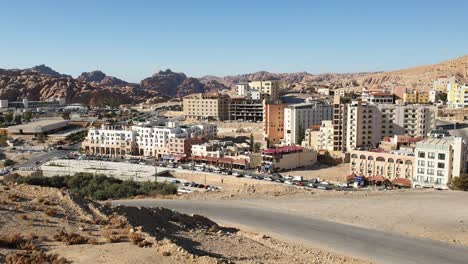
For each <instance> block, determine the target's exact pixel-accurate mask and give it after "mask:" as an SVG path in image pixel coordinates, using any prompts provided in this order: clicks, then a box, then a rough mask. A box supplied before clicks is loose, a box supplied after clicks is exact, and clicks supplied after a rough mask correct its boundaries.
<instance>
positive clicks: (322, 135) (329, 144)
mask: <svg viewBox="0 0 468 264" xmlns="http://www.w3.org/2000/svg"><path fill="white" fill-rule="evenodd" d="M317 149H319V150H326V151H333V121H332V120H323V121H322V125H321V126H320V130H319V138H318V146H317Z"/></svg>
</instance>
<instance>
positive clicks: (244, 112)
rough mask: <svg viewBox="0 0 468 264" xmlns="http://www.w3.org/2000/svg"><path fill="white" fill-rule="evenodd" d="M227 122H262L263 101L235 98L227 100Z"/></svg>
mask: <svg viewBox="0 0 468 264" xmlns="http://www.w3.org/2000/svg"><path fill="white" fill-rule="evenodd" d="M228 120H233V121H251V122H260V121H262V120H263V100H259V99H248V98H245V97H236V98H231V99H229V103H228Z"/></svg>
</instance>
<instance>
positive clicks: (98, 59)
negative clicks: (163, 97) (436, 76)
mask: <svg viewBox="0 0 468 264" xmlns="http://www.w3.org/2000/svg"><path fill="white" fill-rule="evenodd" d="M467 11H468V1H466V0H459V1H454V0H453V1H452V0H445V1H435V0H432V1H431V0H426V1H423V0H420V1H411V0H406V1H400V0H392V1H390V0H388V1H379V0H368V1H359V0H356V1H351V0H343V1H336V0H335V1H330V0H328V1H325V0H323V1H312V0H310V1H299V0H298V1H293V0H288V1H287V0H284V1H260V0H258V1H255V0H250V1H241V0H233V1H228V0H212V1H208V0H207V1H203V0H190V1H189V0H187V1H175V0H170V1H169V0H165V1H157V0H154V1H149V0H148V1H138V0H134V1H130V0H128V1H118V0H114V1H111V0H79V1H78V0H77V1H72V0H56V1H51V0H41V1H37V0H30V1H3V2H2V4H1V8H0V68H26V67H31V66H33V65H37V64H46V65H48V66H50V67H52V68H54V69H55V70H57V71H59V72H62V73H66V74H71V75H73V76H77V75H78V74H80V73H81V72H82V71H91V70H95V69H100V70H102V71H104V72H105V73H107V74H109V75H114V76H116V77H119V78H122V79H125V80H129V81H139V80H140V79H142V78H144V77H147V76H150V75H151V74H152V73H154V72H155V71H157V70H160V69H166V68H170V69H172V70H174V71H181V72H185V73H186V74H188V75H190V76H195V77H200V76H203V75H228V74H239V73H248V72H254V71H259V70H267V71H272V72H296V71H308V72H312V73H323V72H356V71H378V70H390V69H399V68H404V67H409V66H416V65H420V64H429V63H437V62H439V61H443V60H446V59H450V58H453V57H458V56H462V55H465V54H468V20H467V16H468V15H467Z"/></svg>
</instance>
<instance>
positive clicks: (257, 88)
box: [249, 80, 280, 101]
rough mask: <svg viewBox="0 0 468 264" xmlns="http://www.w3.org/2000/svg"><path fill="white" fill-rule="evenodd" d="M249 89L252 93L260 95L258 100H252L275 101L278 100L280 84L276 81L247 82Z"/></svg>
mask: <svg viewBox="0 0 468 264" xmlns="http://www.w3.org/2000/svg"><path fill="white" fill-rule="evenodd" d="M249 88H250V90H251V91H252V92H258V93H259V94H260V98H253V99H265V100H267V101H277V100H278V99H279V93H280V83H279V81H277V80H271V81H251V82H249Z"/></svg>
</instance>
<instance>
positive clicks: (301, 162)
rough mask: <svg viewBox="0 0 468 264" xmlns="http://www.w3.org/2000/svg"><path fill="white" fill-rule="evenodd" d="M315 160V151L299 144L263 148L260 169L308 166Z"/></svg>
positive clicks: (271, 169) (274, 169)
mask: <svg viewBox="0 0 468 264" xmlns="http://www.w3.org/2000/svg"><path fill="white" fill-rule="evenodd" d="M316 162H317V152H315V151H313V150H310V149H305V148H303V147H299V146H287V147H281V148H275V149H265V150H264V151H263V153H262V169H263V170H264V171H268V172H275V171H282V170H287V169H295V168H300V167H304V166H310V165H313V164H315V163H316Z"/></svg>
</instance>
